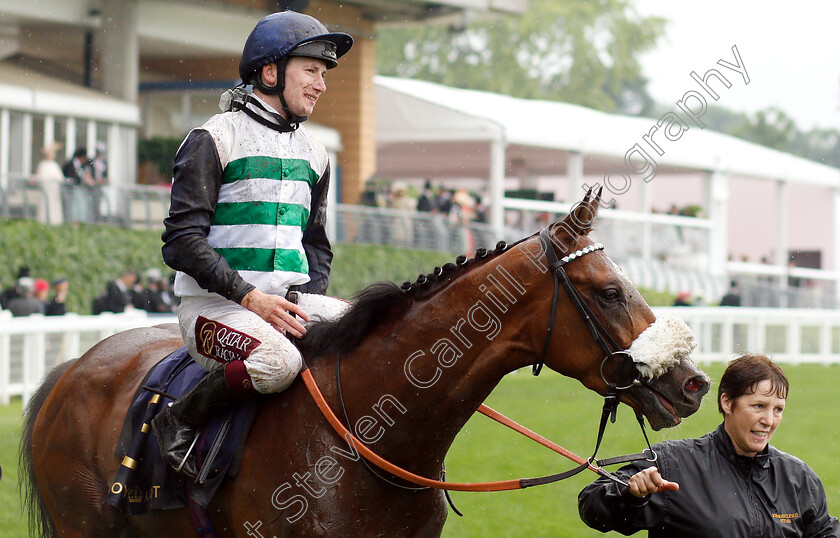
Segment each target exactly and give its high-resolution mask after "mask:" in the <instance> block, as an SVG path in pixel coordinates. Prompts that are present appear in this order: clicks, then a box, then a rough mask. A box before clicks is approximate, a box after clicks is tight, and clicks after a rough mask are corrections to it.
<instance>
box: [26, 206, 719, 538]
mask: <svg viewBox="0 0 840 538" xmlns="http://www.w3.org/2000/svg"><path fill="white" fill-rule="evenodd" d="M599 194H600V193H594V194H592V193H590V194H587V196H586V198H584V200H583V201H582V202H581V203H579V204H578V205H576V206H575V207H574V208H573V210H572V211H571V213H570V214H569V215H568V216H567V217H566V218H565V219H563V220H562V221H561V220H558V221H556V222H554V223H552V224H551V225H550V226H549V227H548V228H547V229H546V230H545V231H544V233H543V235H542V238H543V239H542V240H541V239H540V235H538V234H535V235H534V236H531V237H529V238H525V239H523V240H522V241H520V242H518V243H516V244H514V245H513V246H510V247H507V246H504V245H502V244H500V245H498V246H497V249H496V250H495V251H484V250H483V249H480V250H479V251H478V252H477V254H476V257H475V258H472V259H465V258H463V257H460V258H459V259H458V260H457V263H456V264H447V265H446V266H445V267H443V268H436V269H435V271H434V273H432V274H430V275H425V276H424V275H421V276H420V278H418V280H417V282H414V283H406V284H403V286H402V287H399V286H397V285H395V284H393V283H380V284H374V285H372V286H370V287H368V288H366V289H364V290H363V291H361V292H360V294H358V295H357V301H356V302H355V304H354V306H353V307H352V308H351V309H350V310H349V311H348V313H346V314H345V315H344V316H343V317H342V318H340V319H339V320H335V321H330V322H326V321H324V322H318V323H313V324H311V325H310V327H309V329H308V333H307V336H306V338H305V339H304V340H303V341H302V342H301V348H302V350H303V351H304V356H305V358H306V362H307V364H308V365H309V370H310V373H311V375H312V378H313V379H314V380H315V381H316V382H317V384H318V386H319V387H320V388H321V391H322V392H323V393H324V395H325V397H326V400H327V402H328V404H329V405H330V407H331V408H332V409H333V410H334V412H335V414H336V415H338V416H339V417H342V418H343V419H345V420H346V421H347V423H348V427H349V429H350V430H352V431H353V432H354V433H355V435H356V436H357V437H358V439H360V440H361V441H362V442H364V443H365V444H366V445H367V446H369V447H370V448H372V449H373V450H374V451H375V452H376V453H377V454H379V455H380V456H382V457H383V458H385V459H386V460H388V461H390V462H392V463H394V464H396V465H398V466H400V467H402V468H403V469H406V470H408V471H410V472H412V473H415V474H417V475H420V476H423V477H431V478H434V479H437V478H439V477H440V476H441V470H442V467H443V463H444V457H445V456H446V453H447V450H448V449H449V447H450V445H451V444H452V442H453V440H454V439H455V436H456V434H457V433H458V431H459V430H460V429H461V428H462V427H463V426H464V424H465V423H466V422H467V420H468V419H469V418H470V416H471V415H472V414H473V413H474V412H475V411H476V409H477V408H478V407H479V405H480V404H481V403H482V402H483V401H484V399H485V398H486V397H487V396H488V395H489V393H490V392H491V391H492V390H493V388H494V387H495V386H496V385H497V384H498V383H499V382H500V380H501V379H502V378H503V377H504V376H505V375H506V374H508V373H510V372H513V371H515V370H517V369H519V368H522V367H525V366H528V365H534V364H537V363H541V361H542V359H543V358H544V361H545V365H546V366H547V367H548V368H550V369H552V370H554V371H556V372H559V373H560V374H562V375H565V376H570V377H573V378H575V379H577V380H579V381H580V382H581V383H582V384H583V385H584V386H586V387H587V388H589V389H591V390H593V391H595V392H598V393H600V394H605V393H606V392H607V390H608V382H607V380H608V379H610V376H612V375H614V372H615V371H617V367H615V366H613V365H612V363H613V362H615V361H612V360H610V361H608V360H606V359H605V353H604V350H603V349H602V346H601V344H599V343H598V342H597V341H596V339H595V338H593V333H591V332H590V330H589V328H588V325H587V322H586V320H585V319H584V317H582V315H581V313H579V311H578V308H579V305H578V306H575V304H574V300H573V298H572V297H569V293H571V292H569V293H564V292H563V290H560V293H559V294H558V292H557V287H556V286H557V280H556V279H553V277H552V273H553V272H554V271H553V270H554V269H556V264H552V263H551V260H556V259H557V257H559V256H566V257H565V258H564V260H565V262H564V263H567V265H566V266H565V270H567V271H568V273H567V275H568V279H569V280H570V282H571V283H572V285H573V288H574V290H576V291H577V292H578V293H579V295H578V298H579V299H581V300H582V302H583V303H584V304H585V306H586V307H587V308H588V310H589V311H590V312H591V313H592V314H593V315H594V317H595V318H597V321H598V323H599V324H600V325H601V326H602V329H603V330H604V331H605V332H606V334H607V335H608V337H610V338H611V339H612V340H614V342H615V343H616V344H617V345H618V346H619V347H620V348H621V349H624V350H626V349H628V348H629V349H630V350H631V352H632V350H633V346H635V345H636V344H635V342H638V341H640V340H642V338H639V337H640V335H642V333H643V332H645V331H646V329H648V328H649V327H655V326H656V324H655V321H656V318H655V316H654V314H653V312H652V311H651V310H650V308H649V307H648V305H647V304H646V303H645V301H644V300H643V299H642V297H641V296H640V295H639V293H638V292H637V290H636V289H635V288H634V287H633V285H632V284H631V283H630V281H629V280H628V279H627V278H626V277H624V276H623V274H622V272H621V270H620V269H619V268H618V267H617V266H616V265H615V264H614V263H613V262H612V261H611V260H610V259H609V258H608V257H607V256H606V255H605V254H604V253H603V252H602V251H601V249H602V248H603V247H602V246H600V245H596V244H594V243H593V241H592V240H591V239H590V238H589V237H587V234H588V232H589V230H590V228H591V225H592V223H593V222H594V219H595V215H596V213H597V210H598V205H599ZM546 238H548V242H546ZM575 258H578V259H575ZM550 265H552V267H551V268H550V267H549V266H550ZM567 291H568V289H567ZM555 316H556V323H555ZM646 334H648V333H646ZM547 335H548V336H547ZM666 336H667V335H666ZM648 344H650V342H648ZM674 344H675V342H664V344H663V345H664V347H666V348H668V349H670V347H672V346H673V345H674ZM181 345H182V341H181V338H180V335H179V332H178V330H177V327H176V326H158V327H154V328H143V329H135V330H129V331H126V332H123V333H119V334H116V335H113V336H111V337H109V338H106V339H105V340H103V341H102V342H100V343H98V344H97V345H95V346H94V347H93V348H91V349H90V350H89V351H88V352H87V353H85V354H84V355H83V356H82V357H81V358H79V359H77V360H75V361H72V362H70V363H65V364H62V365H60V366H59V367H57V368H56V369H55V370H54V371H52V372H51V373H49V374H48V375H47V376H46V378H45V380H44V382H43V384H42V385H41V387H40V388H39V389H38V391H37V392H36V394H35V395H34V396H33V398H32V400H31V401H30V402H29V405H28V408H27V414H26V419H25V426H24V435H23V437H22V440H21V460H22V469H21V475H23V476H24V477H25V480H26V479H28V486H27V494H28V495H27V497H28V498H27V503H26V504H27V505H28V507H29V510H30V521H31V523H32V524H33V525H34V526H35V527H37V529H33V531H34V530H37V531H39V532H40V533H41V534H42V535H44V536H62V537H75V536H189V535H193V534H194V533H195V529H194V526H193V522H192V519H191V517H190V515H189V513H188V510H187V509H186V508H183V509H175V510H167V511H153V512H149V513H147V514H143V515H138V516H126V515H123V514H122V513H121V512H119V511H118V510H117V509H115V508H113V507H112V506H109V505H104V504H103V500H104V498H105V496H106V494H107V492H108V488H109V481H110V480H111V478H112V477H113V476H114V474H115V472H116V471H117V468H118V467H119V465H120V461H119V460H118V459H117V458H115V457H114V450H115V446H116V443H117V438H118V436H119V432H120V426H121V424H122V421H123V419H124V417H125V414H126V410H127V408H128V406H129V403H130V400H131V398H132V395H133V394H134V393H135V390H136V389H137V388H138V386H139V384H140V382H141V380H142V379H143V377H144V375H145V374H146V372H147V371H148V370H149V368H150V367H151V366H152V365H154V364H155V363H156V362H157V361H159V360H160V359H161V358H163V357H164V356H165V355H167V354H168V353H170V352H172V351H173V350H175V349H177V348H178V347H180V346H181ZM676 347H679V346H676ZM670 353H671V352H670V351H668V354H669V355H670ZM631 355H632V353H631ZM339 356H340V378H339V377H337V376H335V375H334V372H335V371H336V369H337V366H336V365H337V364H338V360H339ZM632 359H633V361H635V362H636V364H635V366H637V367H639V368H640V369H642V370H644V369H647V374H648V375H647V377H645V378H643V379H642V380H641V382H640V381H638V379H637V381H636V382H635V383H633V384H631V386H629V388H627V390H624V391H622V392H621V393H620V399H621V401H623V402H624V403H626V404H628V405H630V406H631V407H633V408H634V409H636V410H637V411H638V412H641V413H643V414H644V415H645V416H646V417H647V420H648V422H649V423H650V425H651V427H652V428H654V429H660V428H662V427H669V426H673V425H675V424H677V423H679V422H680V419H681V417H686V416H688V415H690V414H692V413H693V412H695V411H696V410H697V409H698V407H699V405H700V400H701V398H702V396H703V395H704V394H705V393H706V391H707V390H708V388H709V380H708V377H707V376H706V375H705V374H704V373H703V372H701V371H700V370H699V369H697V368H696V366H694V364H693V362H692V361H691V359H690V357H689V356H687V354H683V355H674V356H669V357H667V358H666V360H665V361H664V362H663V361H660V362H659V363H656V361H653V362H650V361H648V362H650V363H648V364H645V361H646V360H647V359H639V358H638V357H636V356H635V355H633V356H632ZM337 379H340V390H341V394H342V396H341V400H340V401H339V397H338V391H337V382H336V380H337ZM260 398H261V405H260V409H259V412H258V413H257V415H256V417H255V419H254V422H253V424H252V427H251V430H250V434H249V437H248V441H247V444H246V447H245V450H244V453H243V455H242V459H241V463H240V467H239V471H238V474H237V476H236V477H235V479H232V480H228V481H227V482H226V483H224V484H223V485H222V486H221V487H220V489H219V491H218V492H217V493H216V496H215V498H214V499H213V500H212V501H211V503H210V505H209V507H208V514H209V517H210V519H211V521H212V524H213V526H214V527H215V530H216V532H217V533H218V535H220V536H238V537H244V536H265V537H271V536H277V537H280V536H439V535H440V533H441V532H442V529H443V525H444V522H445V519H446V515H447V505H446V501H445V498H444V494H443V492H442V491H441V490H439V489H428V488H409V487H406V486H407V484H406V483H405V482H402V481H401V480H400V479H397V478H394V477H393V476H391V475H388V474H387V473H384V472H382V471H378V472H376V473H374V472H372V470H369V469H368V468H366V466H365V465H363V463H364V461H363V460H362V461H360V458H359V454H358V452H356V451H355V450H354V448H353V445H352V443H348V442H347V441H346V440H345V439H344V438H342V436H340V435H338V434H337V433H336V432H335V430H333V429H332V428H331V427H330V425H329V424H328V422H327V420H326V419H325V418H324V416H323V415H322V414H321V413H320V412H319V410H318V408H317V407H316V404H315V403H314V402H313V400H312V398H311V397H310V395H309V394H308V393H307V389H306V387H305V386H304V384H303V383H302V382H301V380H296V381H295V383H294V384H293V385H292V386H291V387H290V388H289V389H287V390H286V391H285V392H283V393H280V394H273V395H268V396H262V397H260ZM389 477H390V478H389Z"/></svg>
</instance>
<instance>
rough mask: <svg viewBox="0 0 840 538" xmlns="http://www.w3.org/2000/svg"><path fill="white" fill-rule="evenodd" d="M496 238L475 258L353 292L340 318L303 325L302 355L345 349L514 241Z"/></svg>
mask: <svg viewBox="0 0 840 538" xmlns="http://www.w3.org/2000/svg"><path fill="white" fill-rule="evenodd" d="M522 241H524V239H522V240H520V241H517V242H516V243H514V244H513V245H507V244H506V243H505V242H504V241H499V243H497V244H496V248H495V249H494V250H492V251H490V250H487V249H484V248H480V249H478V250H476V251H475V258H467V257H466V256H458V257H457V258H456V259H455V263H447V264H445V265H444V266H442V267H435V269H434V271H432V272H431V273H429V274H426V275H422V274H421V275H420V276H418V277H417V280H416V281H415V282H409V281H406V282H403V284H402V286H398V285H397V284H395V283H393V282H377V283H375V284H371V285H370V286H367V287H366V288H364V289H362V290H361V291H359V292H358V293H356V294H355V295H354V296H353V300H352V302H353V306H352V307H350V309H349V310H348V311H347V312H346V313H345V314H344V315H343V316H342V317H340V318H338V319H336V320H332V321H324V320H316V321H313V322H312V323H310V324H309V325H308V326H307V328H306V335H305V336H304V337H303V338H302V339H300V340H299V341H298V347H300V349H301V351H302V352H303V354H304V356H312V355H316V354H317V355H321V354H332V353H340V352H349V351H352V350H353V349H355V348H356V347H357V346H358V345H359V344H360V343H361V342H362V340H363V339H364V338H365V337H366V336H367V335H368V334H369V333H370V332H371V331H372V330H373V329H375V328H376V327H378V326H379V324H381V323H382V322H383V321H385V320H393V319H397V318H399V317H401V316H402V315H403V314H404V313H405V312H406V311H407V310H408V308H409V307H410V306H411V305H412V304H413V303H415V302H418V301H422V300H425V299H428V298H429V297H431V296H433V295H435V294H436V293H437V292H439V291H440V290H441V289H443V288H444V287H446V286H447V285H448V284H450V283H451V282H452V281H454V280H455V279H456V278H457V277H458V276H460V275H462V274H464V273H466V271H467V270H469V269H472V268H473V267H477V266H478V265H482V264H483V263H484V262H485V261H487V260H488V259H490V258H491V257H495V256H497V255H499V254H501V253H503V252H505V251H506V250H508V249H510V248H511V247H513V246H514V245H517V244H519V243H520V242H522Z"/></svg>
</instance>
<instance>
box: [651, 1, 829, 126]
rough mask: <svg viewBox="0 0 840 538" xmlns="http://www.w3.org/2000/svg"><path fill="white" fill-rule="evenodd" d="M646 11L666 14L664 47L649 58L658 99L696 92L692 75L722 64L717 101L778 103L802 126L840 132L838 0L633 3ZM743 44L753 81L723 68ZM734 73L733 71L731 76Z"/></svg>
mask: <svg viewBox="0 0 840 538" xmlns="http://www.w3.org/2000/svg"><path fill="white" fill-rule="evenodd" d="M634 4H635V6H636V9H637V10H638V12H639V14H640V15H657V16H660V17H663V18H665V19H667V20H668V21H669V22H668V23H667V26H666V30H665V35H664V36H663V37H662V38H661V40H660V44H659V46H658V48H657V50H655V51H652V52H650V53H648V54H646V55H645V56H644V57H643V58H642V64H643V66H644V72H645V75H646V76H647V77H648V78H649V79H650V84H649V90H650V93H651V95H652V96H653V98H654V99H656V101H658V102H661V103H663V104H668V103H675V102H676V101H677V100H679V99H680V98H681V97H682V96H683V94H684V93H685V92H686V91H688V90H696V89H697V83H696V82H694V81H693V80H692V79H691V77H690V73H691V72H692V71H695V72H697V73H698V74H699V75H700V76H703V75H704V74H705V73H706V71H707V70H708V69H711V68H716V69H718V71H720V72H721V73H722V74H724V76H725V77H726V78H727V79H728V80H729V82H730V83H731V84H732V87H731V88H729V89H725V88H723V87H722V86H720V85H717V86H715V84H717V83H716V82H713V83H712V86H713V88H715V87H716V88H719V89H720V91H719V92H718V93H719V95H720V99H719V100H718V101H717V104H718V105H720V106H722V107H725V108H729V109H731V110H736V111H743V112H754V111H756V110H759V109H763V108H766V107H769V106H777V107H779V108H781V109H782V110H784V111H785V112H786V113H787V114H788V115H790V116H791V117H793V118H794V119H795V120H796V123H797V125H798V126H799V127H800V128H802V129H805V130H807V129H810V128H812V127H815V126H820V127H829V128H835V129H838V130H840V2H836V1H834V0H823V1H817V0H798V1H796V2H786V1H781V0H770V1H758V0H726V1H723V0H707V1H705V2H691V3H689V2H675V1H673V0H634ZM733 46H736V47H737V48H738V51H739V52H740V56H741V60H742V62H743V65H744V67H745V68H746V71H747V74H748V76H749V78H750V82H749V84H745V82H744V80H743V78H742V77H741V76H740V75H739V74H738V73H736V72H734V71H731V70H728V69H726V68H723V67H721V66H720V65H717V61H718V60H719V59H723V60H726V61H728V62H730V63H733V62H735V58H734V55H733V53H732V50H731V49H732V47H733ZM730 75H731V76H730Z"/></svg>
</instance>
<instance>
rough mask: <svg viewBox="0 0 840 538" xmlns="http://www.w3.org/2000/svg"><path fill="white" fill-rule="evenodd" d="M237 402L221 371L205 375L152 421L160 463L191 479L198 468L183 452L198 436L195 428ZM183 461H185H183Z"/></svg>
mask: <svg viewBox="0 0 840 538" xmlns="http://www.w3.org/2000/svg"><path fill="white" fill-rule="evenodd" d="M240 399H241V397H240V396H238V395H236V394H235V393H234V392H233V391H232V390H231V388H230V386H229V385H228V383H227V380H226V379H225V369H224V368H217V369H216V370H213V371H212V372H210V373H209V374H207V375H206V376H205V377H204V378H203V379H202V380H201V381H199V383H198V385H196V386H195V387H193V389H192V390H191V391H189V392H188V393H186V394H185V395H183V396H181V397H180V398H179V399H177V400H175V401H174V402H172V403H170V404H169V405H168V406H167V407H165V408H164V409H163V411H161V412H160V413H158V415H157V416H156V417H155V418H154V419H152V430H153V431H154V432H155V435H156V436H157V440H158V445H160V454H161V457H162V458H163V461H165V462H166V463H168V464H169V465H171V466H172V467H174V468H176V469H177V468H178V467H179V466H181V465H182V464H183V466H182V467H181V472H183V473H184V474H186V475H187V476H190V477H192V478H195V477H197V476H198V468H197V465H196V463H195V453H194V452H193V453H191V454H190V455H189V457H187V452H188V451H189V450H190V447H191V446H192V444H193V441H194V440H195V438H196V435H198V431H199V429H200V428H201V427H202V426H204V425H205V424H206V423H207V421H208V420H209V419H210V417H211V416H213V415H214V414H215V413H216V412H218V411H220V410H222V409H225V408H227V407H229V406H230V405H232V404H234V403H235V402H237V401H239V400H240ZM184 458H187V459H186V461H184Z"/></svg>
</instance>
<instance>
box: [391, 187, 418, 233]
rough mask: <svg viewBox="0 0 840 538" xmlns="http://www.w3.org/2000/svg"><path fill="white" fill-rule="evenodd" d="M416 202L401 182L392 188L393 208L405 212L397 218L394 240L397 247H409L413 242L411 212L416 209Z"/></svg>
mask: <svg viewBox="0 0 840 538" xmlns="http://www.w3.org/2000/svg"><path fill="white" fill-rule="evenodd" d="M416 207H417V206H416V205H415V200H413V199H412V198H410V197H409V196H408V187H407V186H406V184H405V183H403V182H401V181H397V182H394V184H393V186H392V187H391V208H393V209H399V210H401V211H403V212H405V213H404V214H403V215H400V216H398V217H396V219H395V222H394V225H395V226H394V230H393V238H394V242H395V244H397V245H400V246H404V247H409V246H411V242H412V226H411V225H412V220H411V216H410V215H409V212H413V211H414V210H415V209H416Z"/></svg>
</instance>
